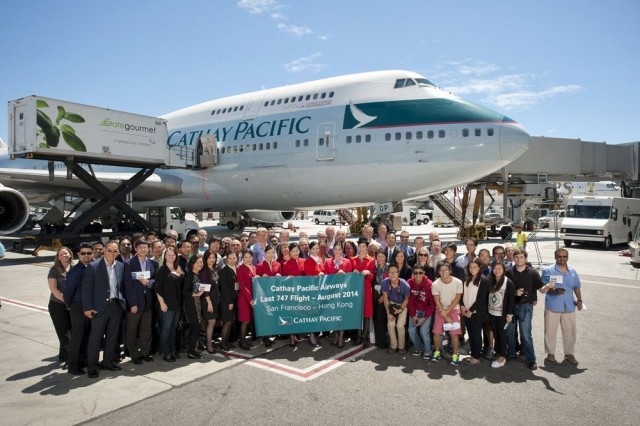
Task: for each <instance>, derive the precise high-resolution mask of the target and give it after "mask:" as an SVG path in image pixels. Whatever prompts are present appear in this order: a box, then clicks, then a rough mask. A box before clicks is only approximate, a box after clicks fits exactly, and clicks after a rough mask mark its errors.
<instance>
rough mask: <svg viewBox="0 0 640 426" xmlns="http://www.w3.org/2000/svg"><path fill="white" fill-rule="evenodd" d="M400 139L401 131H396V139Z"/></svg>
mask: <svg viewBox="0 0 640 426" xmlns="http://www.w3.org/2000/svg"><path fill="white" fill-rule="evenodd" d="M401 139H402V133H400V132H396V140H397V141H399V140H401Z"/></svg>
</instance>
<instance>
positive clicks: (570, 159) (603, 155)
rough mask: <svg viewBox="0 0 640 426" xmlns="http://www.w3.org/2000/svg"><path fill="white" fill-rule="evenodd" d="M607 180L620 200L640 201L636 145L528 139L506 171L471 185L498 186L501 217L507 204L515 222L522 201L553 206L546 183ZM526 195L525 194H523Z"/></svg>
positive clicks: (639, 154) (639, 153) (638, 146)
mask: <svg viewBox="0 0 640 426" xmlns="http://www.w3.org/2000/svg"><path fill="white" fill-rule="evenodd" d="M601 180H611V181H617V182H620V185H621V188H622V196H624V197H628V198H640V142H633V143H627V144H619V145H609V144H607V143H606V142H588V141H582V140H580V139H564V138H549V137H544V136H539V137H532V138H531V145H530V146H529V149H528V150H527V151H526V152H525V153H524V154H522V156H520V157H518V158H517V159H516V160H515V161H513V162H512V163H511V164H509V165H508V166H507V167H505V168H503V169H501V170H498V171H496V172H495V173H493V174H491V175H489V176H486V177H485V179H483V180H481V181H479V182H475V183H486V184H491V185H501V186H502V187H503V188H504V189H503V191H501V192H502V196H503V201H504V202H503V206H504V209H505V211H504V217H505V218H507V217H509V216H510V215H509V214H508V213H509V212H508V211H507V206H508V205H509V203H511V205H512V206H513V207H515V208H516V211H515V212H514V216H516V217H511V219H513V220H514V221H519V220H520V217H519V211H518V209H517V208H518V207H520V206H521V205H522V203H524V199H523V198H531V197H535V198H538V199H540V200H541V201H544V200H547V201H548V203H550V204H553V203H555V202H556V199H557V194H556V193H555V185H552V184H550V182H563V181H565V182H566V181H569V182H581V181H584V182H587V181H601ZM518 186H523V187H537V188H539V189H540V190H539V191H538V193H537V194H535V195H531V194H527V195H526V196H524V195H523V194H519V193H518V192H513V191H511V190H510V189H509V188H514V187H518ZM525 192H526V191H525Z"/></svg>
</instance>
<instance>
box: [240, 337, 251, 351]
mask: <svg viewBox="0 0 640 426" xmlns="http://www.w3.org/2000/svg"><path fill="white" fill-rule="evenodd" d="M238 346H240V349H242V350H245V351H250V350H251V346H249V344H248V343H247V341H246V340H244V339H240V340H239V341H238Z"/></svg>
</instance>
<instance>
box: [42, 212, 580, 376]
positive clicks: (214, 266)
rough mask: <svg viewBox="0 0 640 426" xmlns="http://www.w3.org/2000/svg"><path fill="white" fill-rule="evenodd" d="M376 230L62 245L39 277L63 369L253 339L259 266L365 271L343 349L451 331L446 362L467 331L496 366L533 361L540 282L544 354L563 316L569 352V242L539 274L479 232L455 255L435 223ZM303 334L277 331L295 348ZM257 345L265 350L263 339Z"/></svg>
mask: <svg viewBox="0 0 640 426" xmlns="http://www.w3.org/2000/svg"><path fill="white" fill-rule="evenodd" d="M377 231H378V233H377V237H376V238H374V230H373V228H372V227H371V226H369V225H367V226H365V227H364V228H363V232H362V235H361V236H360V237H359V239H358V240H357V242H354V241H349V240H347V235H346V232H345V230H344V229H338V230H337V231H336V230H335V229H334V228H333V227H332V226H329V227H327V228H326V230H325V231H320V232H318V234H317V238H316V240H313V241H311V240H310V239H309V236H308V235H306V234H305V233H304V232H300V238H299V241H298V242H290V241H289V232H288V231H287V230H283V231H281V232H280V233H279V236H276V235H275V234H274V233H273V231H272V230H267V229H265V228H259V229H258V230H257V231H255V232H252V233H249V234H242V235H234V236H232V237H225V238H224V239H220V238H217V237H213V238H211V239H208V238H207V233H206V231H205V230H199V231H198V233H197V234H195V235H193V236H191V237H190V238H188V239H185V240H182V241H178V238H177V235H172V234H169V235H168V236H167V237H166V238H165V239H164V240H160V239H158V237H157V235H156V234H155V233H153V232H151V233H149V234H146V235H142V234H138V235H134V236H133V237H121V238H119V239H117V240H111V241H109V242H107V243H106V244H103V243H102V242H95V243H82V244H80V246H79V248H78V250H77V255H78V262H77V263H75V264H74V262H73V253H72V251H71V250H70V249H69V248H67V247H62V248H60V249H59V250H58V251H57V253H56V256H55V263H54V266H53V267H52V268H51V269H50V271H49V275H48V283H49V288H50V290H51V298H50V302H49V313H50V316H51V319H52V322H53V325H54V328H55V330H56V334H57V336H58V338H59V340H60V350H59V361H60V362H61V363H62V364H63V368H68V372H69V373H71V374H74V375H80V374H85V370H84V368H85V367H86V368H87V371H86V374H87V375H88V376H89V377H91V378H96V377H98V376H99V374H100V370H101V369H102V370H105V369H106V370H111V371H117V370H120V366H119V362H120V361H121V359H122V358H123V356H125V354H126V355H128V356H129V357H131V359H132V362H133V363H134V364H141V363H143V362H153V360H154V358H153V355H154V353H155V352H156V351H158V350H159V352H160V354H161V356H162V358H163V360H165V361H166V362H175V360H176V359H177V358H179V357H180V355H179V353H180V350H181V348H182V347H185V346H186V356H187V357H188V358H189V359H201V358H202V357H203V355H202V352H203V351H206V352H208V353H215V352H216V351H218V350H222V351H229V350H231V349H233V348H235V346H234V344H237V345H238V346H239V347H240V348H241V349H243V350H251V349H252V347H253V346H252V344H255V343H256V342H259V340H258V339H257V337H256V333H255V324H254V316H253V307H254V305H255V300H254V298H253V286H252V281H253V278H254V277H266V276H300V275H325V274H341V273H358V274H361V275H362V276H363V278H364V295H363V297H364V303H363V305H364V309H363V312H362V316H363V328H362V329H361V330H333V331H332V333H331V336H332V340H331V344H332V345H335V346H337V347H339V348H341V347H343V346H344V344H345V338H346V337H349V336H350V337H351V338H352V342H353V344H354V345H364V346H365V347H366V346H369V345H370V344H371V343H375V345H376V346H377V347H379V348H381V349H386V350H387V351H388V352H390V353H394V352H398V353H400V354H405V353H407V344H406V340H407V339H406V336H407V335H408V337H409V339H410V341H411V342H412V344H413V351H412V354H413V355H416V356H420V355H421V356H422V357H423V358H425V359H428V360H431V361H433V362H437V361H439V360H440V359H441V357H442V346H443V343H444V342H443V336H448V337H447V340H448V341H449V344H450V345H451V351H450V352H451V359H450V363H451V364H453V365H458V363H459V361H460V358H459V347H460V344H461V336H464V335H465V333H466V334H468V340H469V345H470V353H471V356H470V357H469V358H467V359H466V360H465V362H466V363H468V364H479V363H480V358H481V356H482V355H483V352H484V356H485V357H492V356H493V354H494V353H495V356H496V357H495V359H494V360H493V363H492V366H493V367H496V368H498V367H502V366H504V365H505V363H506V359H507V358H514V357H515V356H516V351H517V350H520V351H521V352H522V354H523V355H524V356H525V357H526V360H527V363H528V366H529V367H530V368H532V369H533V368H535V365H536V358H535V352H534V349H533V341H532V337H531V318H532V315H533V306H534V305H535V304H536V303H537V292H538V291H539V292H541V293H544V294H545V295H546V305H545V350H546V351H547V353H548V356H547V360H548V361H550V362H556V361H555V358H554V356H555V345H556V333H557V328H558V326H559V325H560V327H561V329H562V334H563V343H564V353H565V360H567V361H568V362H571V363H577V361H576V360H575V357H574V356H573V353H574V346H575V329H576V321H575V313H574V312H575V308H576V306H577V308H578V309H581V308H582V301H581V295H580V280H579V278H578V275H577V273H576V272H575V270H573V269H572V268H570V267H568V266H567V258H568V253H567V251H566V250H564V249H560V250H558V251H556V263H555V264H554V265H553V266H552V267H550V268H547V269H545V270H544V272H543V274H542V276H541V275H540V274H539V273H538V272H537V271H536V270H535V269H533V268H531V267H530V266H528V265H527V262H526V251H524V250H516V248H515V247H514V246H506V247H502V246H496V247H494V248H493V252H492V253H489V251H488V250H486V249H482V250H480V251H479V252H478V253H477V254H476V252H475V250H476V248H477V242H476V241H475V240H474V239H472V238H470V239H467V240H466V241H465V246H466V249H467V253H465V254H463V255H461V256H456V252H457V246H456V245H455V244H452V243H451V244H446V245H444V247H443V244H442V243H441V242H440V240H439V237H438V235H437V232H435V231H434V232H432V233H431V234H430V235H429V245H428V246H427V244H426V242H425V239H424V238H423V237H421V236H418V237H416V238H415V239H414V241H413V245H411V244H410V242H409V237H410V236H409V233H408V232H406V231H402V232H401V233H400V241H399V242H398V241H397V238H396V234H395V233H393V232H387V229H386V226H385V225H384V224H381V225H380V226H379V227H378V230H377ZM491 255H492V256H491ZM574 294H575V295H576V297H577V303H574V302H573V295H574ZM516 326H517V330H516ZM217 327H219V330H220V331H219V339H216V340H214V333H215V331H216V328H217ZM249 335H251V337H252V340H250V339H249ZM518 335H519V337H520V342H521V343H520V344H517V338H518ZM301 337H305V336H298V335H291V336H284V338H287V339H288V340H289V345H290V346H292V347H293V346H296V345H297V344H298V342H299V339H300V338H301ZM432 341H433V345H432ZM307 342H308V343H309V344H310V345H312V346H314V347H319V346H321V339H320V336H319V335H316V333H309V335H308V338H307ZM262 343H263V344H264V346H266V347H270V346H271V345H272V337H263V338H262ZM122 345H124V353H123V352H122V348H121V346H122ZM100 350H103V359H102V362H101V363H100V362H99V352H100Z"/></svg>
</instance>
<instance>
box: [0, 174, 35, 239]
mask: <svg viewBox="0 0 640 426" xmlns="http://www.w3.org/2000/svg"><path fill="white" fill-rule="evenodd" d="M28 219H29V202H28V201H27V198H26V197H25V196H24V195H22V194H21V193H19V192H18V191H16V190H15V189H11V188H6V187H3V186H2V185H0V235H6V234H12V233H14V232H16V231H19V230H20V229H21V228H22V227H23V226H24V225H25V223H27V220H28Z"/></svg>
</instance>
